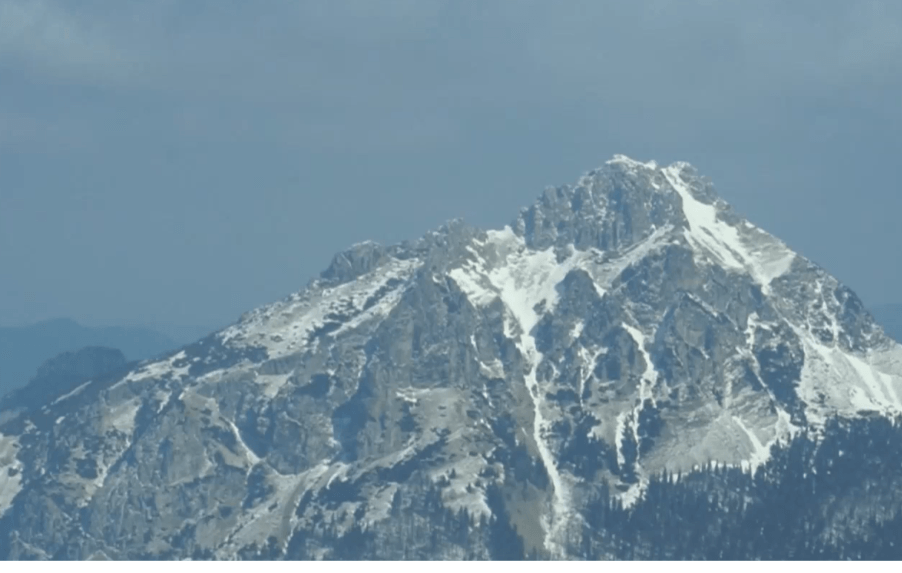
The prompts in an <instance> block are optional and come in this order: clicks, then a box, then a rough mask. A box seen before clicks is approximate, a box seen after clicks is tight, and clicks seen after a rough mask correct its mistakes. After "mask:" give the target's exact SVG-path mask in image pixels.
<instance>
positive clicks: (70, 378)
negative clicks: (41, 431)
mask: <svg viewBox="0 0 902 573" xmlns="http://www.w3.org/2000/svg"><path fill="white" fill-rule="evenodd" d="M127 364H128V362H127V361H126V360H125V356H124V355H123V354H122V352H121V351H120V350H117V349H115V348H103V347H100V346H89V347H87V348H82V349H81V350H78V351H76V352H63V353H62V354H60V355H58V356H55V357H53V358H51V359H50V360H47V361H46V362H44V364H42V365H41V367H40V368H38V371H37V373H36V374H35V376H34V377H33V378H32V379H31V380H30V381H29V383H28V384H27V385H26V386H24V387H22V388H17V389H16V390H13V391H12V392H10V393H9V394H7V395H6V396H3V397H2V398H0V412H2V413H3V414H8V416H7V418H8V417H9V416H11V415H13V414H16V415H18V414H19V413H21V412H22V411H26V410H32V409H36V408H40V407H41V406H43V405H44V404H46V403H47V402H50V401H52V400H54V399H55V398H58V397H60V396H63V395H64V394H66V393H68V392H70V391H72V390H73V389H74V388H75V387H76V386H78V385H79V384H80V383H82V382H87V381H88V380H90V379H91V378H94V377H96V376H101V375H104V374H107V373H110V372H113V371H116V370H121V369H123V368H125V367H126V365H127ZM2 419H3V418H0V420H2Z"/></svg>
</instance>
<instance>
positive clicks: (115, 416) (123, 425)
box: [105, 399, 141, 438]
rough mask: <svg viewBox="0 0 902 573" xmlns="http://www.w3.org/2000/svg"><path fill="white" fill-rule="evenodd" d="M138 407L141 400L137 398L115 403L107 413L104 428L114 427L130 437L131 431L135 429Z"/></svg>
mask: <svg viewBox="0 0 902 573" xmlns="http://www.w3.org/2000/svg"><path fill="white" fill-rule="evenodd" d="M140 409H141V401H140V400H138V399H133V400H128V401H126V402H122V403H121V404H117V405H116V406H114V407H113V408H112V410H110V412H109V414H108V415H107V419H106V424H105V425H106V428H107V429H111V428H112V429H115V430H117V431H119V432H122V433H123V434H125V435H126V436H128V437H129V438H131V435H132V433H134V431H135V417H136V416H137V415H138V410H140Z"/></svg>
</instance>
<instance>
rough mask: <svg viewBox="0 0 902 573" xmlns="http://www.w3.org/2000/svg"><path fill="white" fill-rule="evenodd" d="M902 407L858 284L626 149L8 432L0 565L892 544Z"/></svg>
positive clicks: (762, 554)
mask: <svg viewBox="0 0 902 573" xmlns="http://www.w3.org/2000/svg"><path fill="white" fill-rule="evenodd" d="M900 396H902V347H900V346H899V345H898V344H897V343H895V342H894V341H892V340H890V339H889V338H888V337H887V336H885V335H884V333H883V332H882V330H881V329H880V328H879V327H878V326H877V325H876V324H875V323H874V321H873V319H872V318H871V317H870V315H869V314H868V313H867V312H866V311H865V310H864V308H863V306H862V304H861V302H860V301H859V299H858V298H857V297H856V296H855V295H854V293H852V292H851V291H850V290H849V289H847V288H846V287H844V286H843V285H841V284H839V283H838V282H837V281H836V280H835V279H834V278H832V277H831V276H829V275H828V274H827V273H826V272H825V271H824V270H823V269H821V268H819V267H817V266H816V265H814V264H813V263H811V262H810V261H808V260H806V259H804V258H803V257H801V256H799V255H797V254H795V253H794V252H792V251H791V250H790V249H788V248H787V247H786V245H784V244H783V243H782V242H780V241H779V240H778V239H776V238H774V237H772V236H770V235H768V234H767V233H765V232H764V231H762V230H761V229H759V228H757V227H755V226H754V225H752V224H751V223H749V222H747V221H745V220H744V219H742V218H741V217H740V216H738V215H737V214H736V213H734V212H733V211H732V210H731V209H730V207H729V206H728V205H727V204H725V203H724V202H723V201H722V200H721V199H720V198H719V197H718V196H717V194H716V193H715V192H714V189H713V187H712V186H711V184H710V183H709V182H708V181H707V180H706V179H704V178H703V177H700V176H699V175H698V174H697V173H696V171H695V170H694V169H693V168H692V167H691V166H689V165H688V164H685V163H675V164H672V165H670V166H666V167H659V166H658V165H656V164H654V163H653V162H652V163H640V162H637V161H633V160H631V159H629V158H626V157H623V156H616V157H615V158H614V159H612V160H611V161H609V162H608V163H607V164H605V165H604V166H603V167H601V168H599V169H597V170H594V171H591V172H589V173H587V174H586V175H584V176H583V177H582V178H581V179H580V180H579V181H578V182H577V183H576V184H575V185H571V186H565V187H560V188H556V189H549V190H547V191H546V192H545V193H544V194H543V195H542V197H541V198H540V199H539V200H538V201H537V202H536V203H535V204H534V205H532V206H531V207H529V208H527V209H524V210H523V211H522V212H521V213H520V214H519V216H518V217H517V218H516V220H515V221H513V222H512V224H511V225H509V226H507V227H505V228H504V229H502V230H496V231H481V230H478V229H473V228H469V227H467V226H466V225H464V224H462V223H460V222H454V223H450V224H448V225H447V226H445V227H443V228H441V229H439V230H438V231H435V232H432V233H429V234H427V235H426V236H425V237H423V238H421V239H420V240H417V241H414V242H410V243H405V244H401V245H396V246H391V247H383V246H379V245H376V244H374V243H364V244H361V245H356V246H355V247H353V248H352V249H350V250H349V251H347V252H345V253H342V254H340V255H338V256H336V258H335V260H334V261H333V263H332V265H331V266H330V268H329V269H327V270H326V271H325V272H324V273H323V274H322V276H321V277H320V278H319V279H317V280H315V281H313V282H312V283H311V284H310V285H309V286H308V287H307V288H306V289H304V290H303V291H301V292H299V293H296V294H294V295H291V296H289V297H287V298H286V299H284V300H282V301H279V302H277V303H274V304H271V305H269V306H266V307H263V308H260V309H257V310H255V311H253V312H250V313H248V314H246V315H245V316H243V317H242V318H241V320H240V321H239V322H238V323H236V324H235V325H233V326H231V327H229V328H226V329H225V330H223V331H221V332H218V333H216V334H213V335H211V336H209V337H207V338H205V339H203V340H200V341H198V342H196V343H194V344H192V345H189V346H187V347H185V348H183V349H181V350H179V351H178V352H174V353H171V354H169V355H167V356H165V357H164V358H162V359H160V360H157V361H153V362H144V363H141V364H138V365H137V366H135V367H133V368H131V369H129V370H128V371H124V372H121V373H114V374H109V375H106V376H99V377H95V378H93V379H92V380H91V381H90V382H89V383H87V384H84V385H81V386H79V387H77V388H75V389H74V390H73V391H72V392H70V394H68V395H67V396H65V397H62V398H60V399H58V400H56V401H54V402H52V403H50V402H48V403H46V404H44V405H43V406H42V407H41V408H39V409H35V410H33V411H31V412H29V413H28V414H27V415H20V416H17V417H16V418H15V419H12V420H10V421H7V422H5V423H2V424H0V555H6V556H7V557H8V558H12V559H21V558H69V559H86V558H112V559H123V558H133V559H134V558H167V559H175V558H189V557H191V558H217V559H233V558H264V559H274V558H290V559H306V558H324V559H353V558H394V559H401V558H420V559H424V558H425V559H440V558H480V559H484V558H506V559H511V558H524V557H537V558H592V559H596V558H631V557H639V558H659V557H660V558H751V557H758V558H790V557H807V558H818V557H821V558H823V557H827V558H833V557H840V556H841V557H874V556H881V555H882V556H885V555H890V556H893V555H896V553H893V552H894V551H896V552H898V551H899V550H898V549H896V544H895V540H894V535H893V534H892V532H893V531H898V527H899V525H900V524H902V521H900V515H902V513H900V510H902V494H900V493H899V492H902V488H900V487H898V486H899V485H900V483H899V482H900V481H902V470H900V469H899V468H900V462H902V452H900V448H902V446H900V445H899V444H902V439H900V438H902V431H900V429H899V425H898V418H897V417H898V416H899V415H900V414H902V401H900ZM790 507H791V508H792V516H791V517H787V515H786V512H787V508H790Z"/></svg>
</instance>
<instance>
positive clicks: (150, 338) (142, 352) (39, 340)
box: [0, 318, 190, 397]
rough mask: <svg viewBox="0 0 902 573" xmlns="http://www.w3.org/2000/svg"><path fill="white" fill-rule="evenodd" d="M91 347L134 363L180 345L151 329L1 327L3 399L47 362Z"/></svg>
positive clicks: (54, 323) (65, 323) (51, 323)
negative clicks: (108, 349) (119, 352)
mask: <svg viewBox="0 0 902 573" xmlns="http://www.w3.org/2000/svg"><path fill="white" fill-rule="evenodd" d="M188 340H190V339H188ZM88 346H103V347H111V348H119V349H121V350H122V352H123V353H124V354H125V356H126V357H128V358H129V359H130V360H140V359H144V358H152V357H154V356H156V355H158V354H162V353H163V352H166V351H167V350H172V349H174V348H177V347H178V346H180V343H179V342H176V341H175V340H173V339H171V338H169V337H168V336H166V335H163V334H160V333H159V332H156V331H153V330H150V329H147V328H141V327H121V326H114V327H86V326H82V325H80V324H78V323H77V322H75V321H73V320H70V319H66V318H62V319H56V320H48V321H44V322H39V323H37V324H33V325H29V326H18V327H0V397H2V396H3V395H4V394H6V393H7V392H9V391H11V390H13V389H14V388H20V387H22V386H24V385H25V383H26V382H28V380H29V379H30V378H31V376H32V375H34V373H35V371H36V370H37V369H38V367H40V366H41V364H42V363H43V362H44V361H45V360H48V359H50V358H52V357H54V356H56V355H58V354H60V353H63V352H74V351H76V350H79V349H81V348H85V347H88Z"/></svg>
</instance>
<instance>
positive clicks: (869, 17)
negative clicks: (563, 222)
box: [0, 0, 902, 326]
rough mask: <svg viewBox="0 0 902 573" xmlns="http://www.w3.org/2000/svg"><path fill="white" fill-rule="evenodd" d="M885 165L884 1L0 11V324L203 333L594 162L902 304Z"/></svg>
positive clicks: (62, 3)
mask: <svg viewBox="0 0 902 573" xmlns="http://www.w3.org/2000/svg"><path fill="white" fill-rule="evenodd" d="M900 152H902V2H900V1H899V0H885V1H877V0H855V1H854V2H849V1H839V0H829V1H828V0H816V1H815V0H793V1H792V2H787V1H785V0H742V1H739V0H671V1H666V0H644V1H643V0H619V1H604V0H586V1H575V0H574V1H570V0H554V1H547V2H535V1H529V0H507V1H500V0H499V1H491V2H489V1H485V0H479V1H462V0H445V1H440V0H404V1H401V0H380V1H378V2H377V1H371V0H354V1H339V0H319V1H316V2H314V1H307V2H289V1H278V0H265V1H260V2H251V1H248V0H242V1H240V2H239V1H230V0H209V1H208V0H168V1H164V0H160V1H151V2H138V1H131V2H126V1H123V0H109V1H98V0H78V1H77V2H76V1H69V0H33V1H27V0H0V276H2V279H0V324H2V325H12V324H22V323H27V322H31V321H35V320H40V319H44V318H49V317H56V316H68V317H72V318H75V319H77V320H80V321H82V322H84V323H87V324H125V323H145V324H156V323H170V324H210V325H214V326H215V325H218V324H220V323H228V322H231V321H232V320H234V319H236V318H237V317H238V315H239V314H240V313H241V312H243V311H245V310H249V309H250V308H253V307H254V306H257V305H259V304H262V303H265V302H269V301H272V300H274V299H277V298H281V297H282V296H284V295H286V294H288V293H290V292H292V291H294V290H297V289H298V288H300V287H301V286H302V285H304V284H305V283H306V282H307V280H308V279H309V278H310V277H312V276H313V275H315V274H317V273H318V272H319V271H320V270H322V269H323V268H324V267H325V266H326V265H327V264H328V263H329V260H330V259H331V257H332V255H333V254H334V253H335V252H336V251H338V250H340V249H343V248H345V247H347V246H348V245H350V244H352V243H354V242H357V241H360V240H362V239H366V238H371V239H374V240H377V241H380V242H386V243H389V242H396V241H399V240H402V239H405V238H415V237H418V236H420V235H421V234H422V233H424V232H425V231H427V230H428V229H430V228H434V227H435V226H437V225H439V224H441V223H442V222H444V221H445V220H447V219H450V218H454V217H463V218H464V219H466V220H467V221H468V222H470V223H472V224H476V225H480V226H489V225H491V226H500V225H503V224H504V223H506V222H508V221H509V220H510V219H511V218H512V217H513V216H514V215H515V213H516V212H517V210H518V208H519V207H520V206H523V205H526V204H528V203H530V202H531V201H532V200H533V198H534V197H536V196H537V195H538V194H539V193H540V192H541V190H542V189H543V188H544V187H545V186H546V185H548V184H561V183H568V182H572V181H575V180H576V179H577V178H578V177H579V175H580V174H581V173H582V172H584V171H586V170H588V169H590V168H592V167H595V166H597V165H600V164H601V163H603V162H604V161H605V160H606V159H608V158H609V157H610V156H611V155H612V154H614V153H625V154H627V155H631V156H634V157H636V158H638V159H643V160H644V159H657V160H658V161H659V162H662V161H666V162H670V161H673V160H677V159H681V160H687V161H690V162H692V163H693V164H695V165H696V166H697V167H698V168H699V170H700V171H702V172H703V173H705V174H708V175H709V176H711V177H712V178H713V179H714V183H715V185H716V186H717V188H718V190H719V192H720V194H721V195H722V196H723V197H724V198H725V199H727V200H728V201H730V202H731V203H733V204H734V206H735V207H736V208H737V209H738V210H739V211H740V212H741V213H742V214H744V215H746V216H747V217H748V218H749V219H751V220H752V221H754V222H756V223H757V224H759V225H761V226H763V227H764V228H766V229H767V230H769V231H771V232H773V233H775V234H776V235H778V236H780V237H781V238H783V239H784V240H786V241H787V242H788V243H789V244H790V246H792V247H793V248H795V249H797V250H799V251H801V252H802V253H803V254H805V255H806V256H808V257H810V258H812V259H814V260H815V261H817V262H818V263H820V264H822V265H824V266H825V267H826V268H827V269H828V270H830V271H831V272H832V273H833V274H835V275H836V276H838V277H839V278H840V279H841V280H843V281H845V282H846V283H848V284H849V285H850V286H852V288H854V289H855V290H857V291H858V292H859V293H860V294H861V295H862V296H863V298H864V299H865V300H866V302H868V303H881V302H888V301H900V300H902V289H900V283H902V266H900V264H899V263H900V260H902V256H900V247H902V224H900V223H899V221H900V212H902V211H900V208H902V185H900V183H899V181H900V177H899V166H900V162H902V157H900V155H902V154H900Z"/></svg>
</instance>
